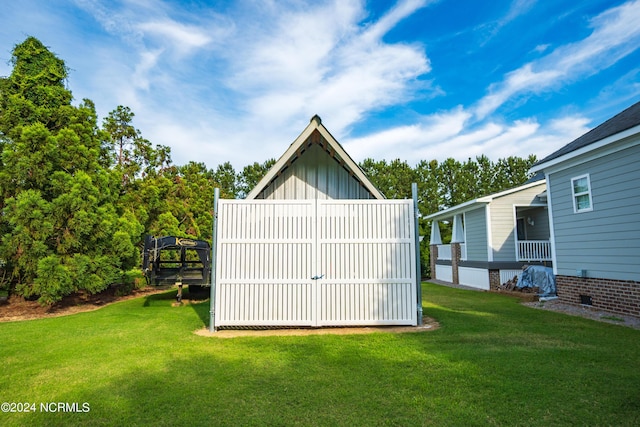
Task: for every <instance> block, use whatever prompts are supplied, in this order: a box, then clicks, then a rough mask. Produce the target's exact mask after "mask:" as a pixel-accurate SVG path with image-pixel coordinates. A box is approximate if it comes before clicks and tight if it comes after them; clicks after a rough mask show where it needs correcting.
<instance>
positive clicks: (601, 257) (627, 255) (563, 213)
mask: <svg viewBox="0 0 640 427" xmlns="http://www.w3.org/2000/svg"><path fill="white" fill-rule="evenodd" d="M636 138H637V137H636ZM639 165H640V145H635V146H632V147H630V148H627V149H624V150H621V151H617V152H614V153H613V154H609V155H606V156H603V157H600V158H594V159H592V160H590V161H587V162H585V163H583V164H580V165H576V166H573V167H570V168H568V169H564V170H561V171H559V172H552V173H550V174H549V175H548V180H549V189H550V191H551V195H552V198H551V200H552V203H553V227H554V233H555V247H556V260H555V261H556V264H555V265H556V268H557V274H559V275H564V276H576V275H579V274H578V272H580V274H582V272H583V271H584V275H585V276H586V277H594V278H608V279H615V280H634V281H640V267H638V266H640V166H639ZM584 174H589V177H590V182H591V197H592V203H593V209H592V210H591V211H588V212H580V213H575V212H574V207H573V196H572V191H571V179H572V178H575V177H577V176H581V175H584Z"/></svg>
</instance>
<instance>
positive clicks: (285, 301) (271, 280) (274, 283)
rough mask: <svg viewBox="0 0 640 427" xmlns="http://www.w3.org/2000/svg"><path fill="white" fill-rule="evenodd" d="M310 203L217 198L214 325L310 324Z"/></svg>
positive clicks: (312, 213)
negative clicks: (218, 199)
mask: <svg viewBox="0 0 640 427" xmlns="http://www.w3.org/2000/svg"><path fill="white" fill-rule="evenodd" d="M314 216H315V204H314V202H313V201H312V200H309V201H250V202H249V201H239V200H220V201H219V205H218V235H217V245H218V248H217V249H218V250H217V269H216V270H217V271H216V324H217V325H218V326H260V325H268V326H278V325H292V326H311V325H312V323H313V312H312V309H313V307H312V298H311V296H312V283H311V280H310V277H311V266H312V264H311V261H312V259H313V243H314V239H315V219H314Z"/></svg>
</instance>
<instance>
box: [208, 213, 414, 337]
mask: <svg viewBox="0 0 640 427" xmlns="http://www.w3.org/2000/svg"><path fill="white" fill-rule="evenodd" d="M413 221H414V217H413V201H411V200H397V201H379V200H378V201H372V200H317V201H316V200H303V201H283V200H277V201H276V200H252V201H247V200H220V203H219V208H218V236H217V268H216V275H217V277H216V327H218V326H329V325H333V326H337V325H376V324H388V325H399V324H402V325H416V324H417V313H416V311H417V309H416V288H415V287H416V277H415V271H416V264H415V262H416V260H415V259H416V254H415V240H414V226H413ZM317 276H322V277H321V278H318V279H314V278H316V277H317Z"/></svg>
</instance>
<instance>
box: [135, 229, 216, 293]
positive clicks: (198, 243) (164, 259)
mask: <svg viewBox="0 0 640 427" xmlns="http://www.w3.org/2000/svg"><path fill="white" fill-rule="evenodd" d="M142 270H143V271H144V274H145V276H146V278H147V282H148V283H149V284H151V285H155V286H163V285H164V286H166V285H178V295H177V299H178V301H180V300H182V286H183V285H188V286H189V292H190V293H202V292H203V291H204V290H205V288H206V287H209V286H211V246H210V245H209V243H208V242H206V241H204V240H193V239H186V238H182V237H174V236H164V237H152V236H145V239H144V252H143V256H142Z"/></svg>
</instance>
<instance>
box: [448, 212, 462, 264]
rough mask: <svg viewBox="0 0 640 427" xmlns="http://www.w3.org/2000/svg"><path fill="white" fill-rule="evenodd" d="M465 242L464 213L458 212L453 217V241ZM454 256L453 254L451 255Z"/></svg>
mask: <svg viewBox="0 0 640 427" xmlns="http://www.w3.org/2000/svg"><path fill="white" fill-rule="evenodd" d="M462 242H464V226H463V225H462V215H460V214H458V215H455V216H454V217H453V231H452V233H451V243H462ZM451 257H452V258H453V254H452V255H451Z"/></svg>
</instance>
